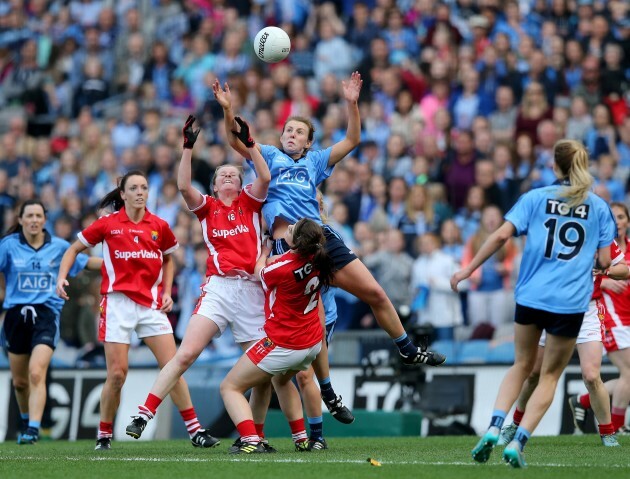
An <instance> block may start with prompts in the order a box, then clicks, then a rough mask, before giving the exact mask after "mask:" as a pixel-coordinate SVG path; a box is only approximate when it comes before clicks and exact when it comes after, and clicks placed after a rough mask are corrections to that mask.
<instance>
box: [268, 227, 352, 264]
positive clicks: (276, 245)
mask: <svg viewBox="0 0 630 479" xmlns="http://www.w3.org/2000/svg"><path fill="white" fill-rule="evenodd" d="M322 229H323V230H324V236H325V237H326V251H327V252H328V254H329V255H330V257H331V258H332V260H333V263H334V264H335V271H339V270H340V269H341V268H343V267H344V266H346V265H347V264H349V263H351V262H352V261H354V260H355V259H357V255H356V254H354V253H353V252H352V251H351V250H350V248H348V247H347V246H346V243H344V242H343V240H342V239H341V236H339V233H337V232H336V231H335V230H334V229H332V228H331V227H330V226H328V225H322ZM289 249H290V248H289V245H288V244H287V242H286V241H285V239H284V238H278V239H276V240H273V246H272V249H271V254H274V255H277V254H282V253H286V252H287V251H289Z"/></svg>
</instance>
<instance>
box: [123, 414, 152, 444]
mask: <svg viewBox="0 0 630 479" xmlns="http://www.w3.org/2000/svg"><path fill="white" fill-rule="evenodd" d="M131 419H132V421H131V424H129V425H128V426H127V428H126V429H125V432H126V433H127V436H131V437H133V438H134V439H140V436H142V431H144V428H145V427H147V420H146V419H145V418H143V417H142V416H131Z"/></svg>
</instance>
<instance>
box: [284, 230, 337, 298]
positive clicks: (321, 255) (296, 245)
mask: <svg viewBox="0 0 630 479" xmlns="http://www.w3.org/2000/svg"><path fill="white" fill-rule="evenodd" d="M292 249H293V250H295V252H296V253H297V254H298V256H299V257H300V258H303V259H311V261H312V263H313V267H314V269H315V270H317V271H318V276H319V287H320V288H328V286H330V283H331V282H332V279H333V273H334V262H333V260H332V258H331V257H330V255H329V254H328V252H327V251H326V237H325V236H324V231H323V230H322V227H321V226H319V225H318V224H317V223H315V222H314V221H313V220H310V219H308V218H303V219H301V220H300V221H298V222H297V223H296V224H295V226H294V228H293V248H292Z"/></svg>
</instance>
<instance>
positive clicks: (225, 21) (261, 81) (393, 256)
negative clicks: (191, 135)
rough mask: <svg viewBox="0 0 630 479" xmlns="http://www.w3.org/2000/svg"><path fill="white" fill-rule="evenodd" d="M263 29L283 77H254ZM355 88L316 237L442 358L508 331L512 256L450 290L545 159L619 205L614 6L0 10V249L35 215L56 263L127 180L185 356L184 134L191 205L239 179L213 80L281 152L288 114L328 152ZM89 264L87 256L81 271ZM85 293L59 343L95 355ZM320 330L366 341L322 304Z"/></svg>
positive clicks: (101, 4) (155, 3) (621, 68)
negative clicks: (198, 194) (566, 164)
mask: <svg viewBox="0 0 630 479" xmlns="http://www.w3.org/2000/svg"><path fill="white" fill-rule="evenodd" d="M266 25H277V26H280V27H281V28H283V29H285V30H286V31H287V32H288V33H289V35H290V37H291V39H292V51H291V53H290V55H289V56H288V58H287V59H286V60H284V61H282V62H280V63H277V64H273V65H270V64H265V63H263V62H262V61H260V60H258V59H257V58H256V56H255V54H254V49H253V48H252V39H253V38H254V36H255V34H256V32H257V31H258V30H259V29H260V28H262V27H263V26H266ZM354 70H358V71H359V72H360V74H361V76H362V78H363V82H364V84H363V89H362V91H361V98H360V110H361V119H362V129H363V131H362V141H361V144H360V146H359V147H358V148H357V149H356V151H354V152H353V153H352V154H351V155H350V156H349V157H348V158H346V159H345V160H343V162H341V163H340V164H339V166H337V167H336V168H335V172H334V174H333V175H332V176H331V177H330V179H328V180H327V181H326V183H325V184H324V185H323V191H324V193H325V202H326V205H327V209H328V216H329V222H330V224H331V225H332V226H333V227H334V228H335V229H336V230H338V231H339V232H340V234H341V235H342V236H343V238H344V240H345V241H346V243H347V244H348V245H352V248H353V249H354V251H355V252H356V253H357V254H358V255H359V256H360V257H361V258H362V259H363V260H364V262H365V264H366V265H367V266H368V267H369V268H370V269H371V271H372V272H373V274H374V275H375V277H376V278H377V280H378V281H379V283H380V284H381V285H382V286H383V288H384V289H385V291H386V292H387V293H388V295H389V296H390V298H391V299H392V302H393V303H394V305H395V306H396V308H397V309H398V311H399V313H400V315H401V316H402V317H403V318H405V319H407V318H410V319H409V321H410V323H408V324H411V323H413V322H415V321H419V322H423V323H427V322H431V323H433V325H434V326H435V327H436V328H437V330H438V332H439V333H440V337H443V338H448V337H452V335H453V328H456V327H460V325H466V326H467V327H468V332H469V333H470V334H472V335H473V336H475V335H476V336H477V337H488V336H491V335H492V331H493V329H496V328H501V326H503V325H511V323H512V317H513V307H514V304H513V299H512V297H513V295H512V288H513V283H514V278H515V277H516V274H517V269H518V264H519V255H520V252H521V250H522V245H521V243H519V241H518V240H515V241H513V242H510V243H508V244H507V245H506V246H505V247H504V248H502V250H500V251H499V252H497V254H496V255H495V256H494V257H493V258H492V259H490V260H489V261H488V262H487V263H486V264H484V266H483V268H481V269H480V270H479V272H478V274H476V275H475V276H473V277H471V279H470V281H469V284H468V290H469V291H468V293H464V294H463V295H462V296H461V297H458V296H457V295H456V293H453V292H451V291H450V288H449V284H448V280H449V277H450V275H451V274H452V272H453V270H454V269H457V268H458V267H459V266H458V265H460V264H462V262H464V263H465V262H466V261H470V259H471V258H472V256H474V254H475V252H476V250H477V249H478V248H479V246H480V245H481V244H482V243H483V241H484V240H485V238H487V237H488V235H489V234H491V233H492V232H493V231H494V230H496V228H498V226H499V225H500V224H501V221H502V215H503V214H504V213H505V212H507V210H508V209H509V208H510V207H511V206H512V205H513V204H514V203H515V202H516V200H517V199H518V197H519V195H520V194H521V193H523V192H524V191H527V190H529V189H531V188H536V187H540V186H544V185H548V184H550V183H551V182H553V181H554V175H553V172H552V165H553V157H552V147H553V145H554V143H555V142H556V141H557V140H558V139H560V138H571V139H576V140H580V141H582V142H584V144H585V145H586V146H587V148H588V151H589V153H590V155H591V166H592V168H591V169H592V173H593V174H594V176H595V177H596V184H595V191H596V193H597V194H599V195H601V196H602V197H604V198H605V199H607V200H609V201H625V200H626V199H627V198H628V196H627V193H628V191H629V189H630V181H629V175H630V89H629V85H630V7H629V4H628V2H627V1H624V0H442V1H432V0H398V1H395V0H364V1H353V0H345V1H344V0H336V1H327V2H320V1H307V0H229V1H226V0H182V1H176V0H117V1H114V0H50V1H47V0H0V232H5V231H6V230H7V229H8V227H9V226H10V225H11V224H12V223H13V221H14V218H15V211H14V208H15V206H16V205H17V204H19V203H20V202H22V201H25V200H27V199H30V198H34V197H37V198H41V200H42V201H43V203H44V204H45V205H46V207H47V209H48V219H49V225H48V228H49V230H50V231H52V232H54V233H55V234H56V235H57V236H59V237H61V238H64V239H67V240H68V241H70V242H72V241H74V239H75V238H76V233H77V232H78V231H80V230H82V229H83V228H85V227H87V226H88V225H89V224H90V223H91V222H92V221H94V220H95V219H96V218H97V217H98V215H99V213H100V212H99V211H97V209H96V205H97V202H98V200H99V199H100V198H102V197H103V196H104V194H105V193H107V192H109V191H110V190H112V189H113V188H114V187H115V186H116V181H117V178H119V177H120V176H122V175H123V174H124V173H125V172H127V171H129V170H131V169H141V170H143V171H146V172H147V173H148V175H149V184H150V185H151V186H150V194H149V204H148V208H149V209H150V210H151V211H152V212H154V213H156V214H157V215H159V216H161V217H162V218H164V219H165V220H166V221H167V222H168V223H169V225H170V226H171V228H172V229H173V231H174V233H175V235H176V237H177V239H178V240H179V242H180V244H181V246H182V247H181V248H179V249H178V250H177V251H176V252H175V254H174V257H175V260H176V264H177V276H176V281H175V286H174V289H173V296H174V299H175V304H176V307H175V308H174V309H173V312H172V313H171V314H170V319H171V321H172V323H173V324H174V327H175V328H174V329H175V331H176V334H177V335H178V336H179V337H180V338H181V337H182V336H183V332H184V330H185V326H186V325H185V321H186V318H188V317H189V316H190V312H191V309H192V308H193V303H194V299H195V298H196V297H197V295H198V288H199V286H200V285H201V283H202V281H203V274H204V273H203V267H204V262H205V261H204V259H203V257H204V254H205V248H204V246H203V239H202V234H201V228H200V226H199V224H198V222H197V221H196V220H195V218H194V216H193V215H192V214H191V213H190V212H189V211H188V209H187V208H186V205H185V203H184V202H183V200H182V197H181V195H180V194H179V192H178V189H177V183H176V181H175V178H176V171H177V164H178V159H179V158H180V156H181V132H180V129H181V125H182V124H183V120H184V119H185V118H186V116H187V115H188V114H191V113H192V114H194V115H196V117H197V118H198V122H199V124H200V125H201V127H202V133H201V135H200V137H199V140H198V143H197V144H198V145H199V146H198V147H197V148H196V149H195V152H194V155H195V157H194V159H193V176H194V183H195V186H196V187H197V188H198V189H199V190H200V191H202V192H206V193H209V188H208V187H209V184H210V180H211V178H212V175H213V172H214V170H215V168H216V167H217V166H218V165H221V164H223V163H225V162H229V163H232V164H235V165H242V166H243V168H244V169H245V173H246V181H248V180H249V181H251V180H252V178H253V172H252V171H251V170H250V169H249V168H248V166H247V164H246V163H245V162H244V160H243V158H241V157H239V156H238V155H236V154H235V153H234V152H233V150H231V148H230V147H229V145H228V144H227V142H226V141H225V131H224V127H223V122H222V115H223V113H222V110H221V107H220V106H219V105H218V104H217V102H216V100H215V99H214V97H213V94H212V84H213V82H214V81H215V79H217V78H218V80H219V81H220V82H221V83H223V82H226V81H227V82H228V83H229V85H230V87H231V90H232V94H233V95H232V98H233V106H234V109H235V111H238V112H239V114H240V115H241V116H243V117H244V118H245V119H246V120H247V121H248V122H249V123H250V125H252V129H253V130H254V134H255V137H256V139H257V140H258V141H259V142H260V143H264V144H273V145H278V144H279V135H280V129H281V128H282V125H283V123H284V122H285V120H286V119H287V118H288V117H289V116H291V115H301V116H306V117H309V118H313V119H314V120H315V122H316V123H315V125H316V132H315V140H316V142H315V145H314V147H315V148H323V147H327V146H329V145H331V144H333V143H334V142H336V141H338V139H339V138H341V137H343V135H344V134H345V128H346V125H347V121H346V119H345V118H344V116H345V111H346V110H345V108H344V103H343V100H342V99H341V96H340V88H341V80H343V79H347V78H349V76H350V74H351V72H352V71H354ZM98 253H99V252H98V251H93V252H92V254H97V255H98ZM99 281H100V276H99V275H98V274H93V275H91V276H90V275H89V274H84V275H82V276H81V277H80V278H77V279H76V280H75V282H74V283H72V284H71V286H70V289H69V296H70V297H71V298H73V299H72V300H71V301H70V302H68V304H67V305H66V307H65V309H64V311H63V314H62V328H61V334H62V338H63V339H64V341H65V343H66V344H69V345H74V346H83V345H85V344H90V343H93V342H94V341H95V338H96V331H95V329H96V327H95V324H96V317H97V315H98V285H99ZM337 299H338V302H339V306H340V308H339V320H338V323H337V330H343V329H361V328H372V327H376V323H375V321H374V318H373V317H372V316H371V314H370V313H369V308H368V307H367V306H366V305H364V304H363V303H360V302H358V301H357V300H356V299H355V298H353V297H350V296H349V295H347V294H344V293H339V295H338V298H337Z"/></svg>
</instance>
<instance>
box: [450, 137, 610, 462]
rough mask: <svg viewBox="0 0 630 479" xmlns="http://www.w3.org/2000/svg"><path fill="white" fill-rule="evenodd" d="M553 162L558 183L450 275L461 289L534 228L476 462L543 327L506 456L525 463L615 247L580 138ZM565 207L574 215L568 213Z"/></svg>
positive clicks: (523, 203)
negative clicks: (512, 354)
mask: <svg viewBox="0 0 630 479" xmlns="http://www.w3.org/2000/svg"><path fill="white" fill-rule="evenodd" d="M554 160H555V171H556V174H557V176H558V179H559V184H557V185H554V186H553V187H549V188H541V189H536V190H532V191H530V192H528V193H526V194H525V195H523V196H522V197H521V198H520V200H519V201H518V203H516V205H514V207H513V208H512V209H511V210H510V211H509V212H508V213H507V214H506V216H505V218H506V221H505V222H504V223H503V225H502V226H501V227H499V229H497V230H496V231H495V232H494V233H492V234H491V235H490V236H489V237H488V238H487V240H486V241H485V242H484V244H483V245H482V246H481V247H480V249H479V250H478V251H477V254H476V255H475V257H474V258H473V260H472V262H471V263H470V264H469V265H468V266H467V267H465V268H463V269H462V270H460V271H458V272H457V273H455V274H454V275H453V277H452V278H451V287H452V288H453V290H455V291H457V285H458V283H460V282H461V281H463V280H464V279H467V278H469V277H470V276H471V275H472V274H473V272H474V271H475V270H476V269H477V268H478V267H480V266H481V265H482V264H483V263H484V262H485V261H486V260H487V259H488V258H489V257H490V256H492V255H493V254H494V253H495V252H496V251H498V250H499V249H500V248H501V247H502V246H503V245H505V243H506V242H507V241H508V240H510V238H511V237H512V236H513V235H515V234H517V235H519V236H520V235H521V234H523V233H527V242H526V245H525V250H524V252H523V258H522V261H521V266H520V273H519V278H518V281H517V284H516V289H515V299H516V303H517V305H516V313H515V326H514V328H515V341H514V343H515V347H516V359H515V362H514V365H513V366H512V367H511V368H510V369H509V371H508V372H507V374H506V376H505V377H504V379H503V382H502V383H501V387H500V388H499V393H498V396H497V399H496V402H495V405H494V411H493V413H492V419H491V421H490V426H489V429H488V431H487V432H486V433H485V434H484V435H483V437H482V438H481V439H480V440H479V442H478V443H477V445H476V446H475V447H474V449H473V450H472V456H473V459H474V460H475V461H477V462H487V461H488V459H489V458H490V454H491V452H492V449H493V448H494V446H495V445H496V444H497V441H498V440H499V433H500V430H501V427H502V426H503V421H504V420H505V416H506V414H507V412H508V411H509V410H510V408H511V407H512V405H513V404H514V402H515V401H516V398H517V397H518V394H519V393H520V390H521V388H522V386H523V383H524V382H525V380H526V379H527V377H528V376H529V375H530V373H531V371H532V369H533V367H534V364H535V362H536V355H537V349H538V341H539V339H540V336H541V332H542V330H543V329H544V330H545V331H546V334H547V339H546V346H545V348H546V350H545V355H544V357H543V364H542V368H541V374H540V381H539V383H538V386H536V388H535V390H534V392H533V394H532V397H531V399H530V401H529V404H530V407H529V408H528V409H527V410H526V411H525V415H524V416H523V420H522V421H521V425H520V426H519V428H518V430H517V431H516V434H515V437H514V440H513V441H512V442H510V443H509V444H508V445H507V447H506V448H505V449H504V451H503V457H504V460H505V461H506V462H509V463H510V465H512V466H513V467H517V468H518V467H525V466H526V464H525V460H524V457H523V448H524V446H525V444H526V443H527V441H528V439H529V437H530V435H531V433H532V432H533V431H534V429H535V428H536V426H537V425H538V423H539V422H540V420H541V419H542V417H543V415H544V414H545V412H546V411H547V409H548V408H549V406H550V404H551V400H552V399H553V395H554V391H555V388H556V385H557V382H558V378H559V376H560V374H561V373H562V371H563V370H564V368H565V367H566V365H567V364H568V362H569V360H570V358H571V356H572V354H573V349H574V347H575V341H576V337H577V335H578V332H579V329H580V326H581V324H582V321H583V318H584V312H585V311H586V310H587V309H588V302H589V300H590V296H591V295H590V294H589V293H591V292H592V290H593V281H592V275H591V274H590V272H591V270H592V268H593V257H594V256H595V253H598V261H599V267H600V268H601V269H603V270H605V269H607V268H608V267H609V266H610V264H611V257H610V245H611V243H612V242H613V240H614V236H615V229H616V228H615V224H614V219H613V216H612V214H611V212H610V208H609V207H608V205H607V204H606V203H605V202H604V201H603V200H602V199H601V198H599V197H597V196H596V195H594V194H593V193H591V192H590V188H591V185H592V183H593V178H592V176H591V175H590V174H589V172H588V167H589V158H588V153H587V151H586V149H585V148H584V147H583V146H582V145H581V144H580V143H578V142H576V141H574V140H561V141H559V142H558V143H557V144H556V147H555V149H554ZM585 205H587V206H588V208H586V206H585ZM566 211H572V212H573V214H571V215H570V216H568V215H566V214H565V212H566ZM585 231H588V232H589V233H588V235H586V234H585V233H584V232H585ZM569 232H572V234H569ZM545 259H546V260H545ZM576 278H578V279H579V280H577V281H576ZM585 293H586V294H585Z"/></svg>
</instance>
